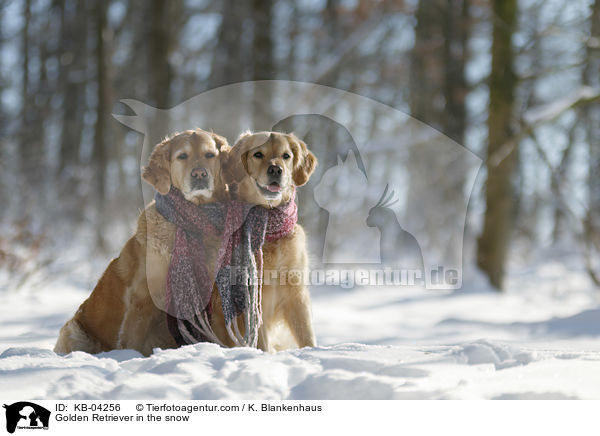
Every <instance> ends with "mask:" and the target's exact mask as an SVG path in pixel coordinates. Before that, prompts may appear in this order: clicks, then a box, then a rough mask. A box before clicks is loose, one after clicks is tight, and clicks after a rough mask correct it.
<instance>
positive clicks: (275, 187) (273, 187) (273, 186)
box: [267, 183, 281, 192]
mask: <svg viewBox="0 0 600 436" xmlns="http://www.w3.org/2000/svg"><path fill="white" fill-rule="evenodd" d="M267 189H268V190H269V191H271V192H279V191H281V186H279V184H277V183H271V184H270V185H268V186H267Z"/></svg>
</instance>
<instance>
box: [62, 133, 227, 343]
mask: <svg viewBox="0 0 600 436" xmlns="http://www.w3.org/2000/svg"><path fill="white" fill-rule="evenodd" d="M229 148H230V147H229V146H228V145H227V141H226V140H225V138H223V137H221V136H219V135H216V134H214V133H211V132H206V131H203V130H201V129H195V130H187V131H185V132H182V133H179V134H176V135H175V136H172V137H170V138H168V139H165V140H164V141H163V142H161V143H160V144H158V145H157V146H156V147H155V148H154V150H153V151H152V153H151V155H150V159H149V163H148V166H147V167H145V168H144V169H143V172H142V177H143V179H144V180H145V181H146V182H148V183H150V184H151V185H152V186H154V187H155V188H156V190H157V191H158V192H159V193H161V194H163V195H166V194H167V193H168V192H169V190H170V188H171V186H174V187H175V188H177V189H179V190H180V191H181V193H182V194H183V195H184V197H185V199H186V200H187V201H190V202H192V203H194V204H196V205H199V204H203V203H208V202H212V201H223V200H225V198H226V187H225V185H224V183H223V182H222V177H221V162H220V161H221V159H222V157H223V156H225V155H226V153H227V151H228V150H229ZM174 236H175V226H174V224H172V223H170V222H168V221H167V220H166V219H165V218H164V217H163V216H162V215H160V214H159V213H158V212H157V210H156V207H155V202H154V201H152V202H151V203H150V204H149V205H148V206H147V207H146V208H145V210H144V211H143V212H142V213H141V214H140V216H139V219H138V222H137V229H136V232H135V234H134V235H133V236H132V237H131V238H130V239H129V240H128V241H127V242H126V243H125V246H124V247H123V249H122V250H121V253H120V255H119V257H117V258H116V259H113V260H112V261H111V262H110V263H109V265H108V267H107V268H106V270H105V271H104V274H103V275H102V277H101V278H100V280H99V282H98V284H97V285H96V287H95V288H94V290H93V291H92V294H91V295H90V296H89V298H88V299H87V300H85V301H84V302H83V303H82V304H81V306H80V307H79V309H78V310H77V312H76V313H75V315H74V316H73V318H71V319H70V320H69V321H67V323H66V324H65V325H64V326H63V327H62V329H61V330H60V334H59V337H58V340H57V342H56V346H55V348H54V351H55V352H57V353H61V354H66V353H70V352H71V351H77V350H79V351H86V352H88V353H99V352H102V351H108V350H113V349H124V348H129V349H134V350H137V351H139V352H140V353H142V354H144V355H150V354H151V353H152V349H153V348H155V347H161V348H173V347H176V344H175V341H174V339H173V338H172V337H171V334H170V333H169V330H168V328H167V325H166V324H167V322H166V313H165V312H164V310H165V285H166V278H167V271H168V268H169V263H170V259H171V250H172V246H173V239H174ZM205 244H206V245H207V246H210V247H213V248H214V250H213V251H215V252H216V250H217V248H218V244H219V242H218V241H208V242H205ZM207 251H210V250H207ZM214 255H215V254H214V253H213V255H212V256H214ZM210 256H211V255H209V257H210ZM210 261H211V260H210V259H209V262H210Z"/></svg>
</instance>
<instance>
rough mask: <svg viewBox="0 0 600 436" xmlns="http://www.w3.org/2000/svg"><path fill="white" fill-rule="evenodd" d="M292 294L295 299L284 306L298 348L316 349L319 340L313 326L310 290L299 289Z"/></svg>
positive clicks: (290, 299)
mask: <svg viewBox="0 0 600 436" xmlns="http://www.w3.org/2000/svg"><path fill="white" fill-rule="evenodd" d="M292 292H293V294H294V297H293V298H289V299H287V301H286V302H285V303H284V305H283V311H284V317H285V320H286V322H287V324H288V326H289V328H290V330H291V332H292V335H293V336H294V339H295V340H296V343H297V344H298V347H300V348H303V347H315V346H316V345H317V340H316V338H315V333H314V331H313V326H312V316H311V310H310V297H309V294H308V289H306V288H304V287H298V288H297V289H293V290H292Z"/></svg>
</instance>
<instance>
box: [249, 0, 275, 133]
mask: <svg viewBox="0 0 600 436" xmlns="http://www.w3.org/2000/svg"><path fill="white" fill-rule="evenodd" d="M252 21H253V29H254V38H253V42H252V57H251V59H252V80H254V81H256V80H269V79H271V80H273V79H275V78H276V72H275V60H274V59H273V38H272V35H271V32H272V28H273V23H272V22H273V0H252ZM271 98H272V96H271V95H268V94H267V93H265V92H264V89H263V88H262V87H260V86H258V87H255V89H254V105H253V110H252V117H253V128H254V129H255V130H268V129H269V126H267V125H266V124H265V115H269V114H270V113H271V111H272V104H271Z"/></svg>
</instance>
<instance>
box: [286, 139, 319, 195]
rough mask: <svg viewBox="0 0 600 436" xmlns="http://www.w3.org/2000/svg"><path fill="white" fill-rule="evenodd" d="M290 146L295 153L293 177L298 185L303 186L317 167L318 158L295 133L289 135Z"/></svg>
mask: <svg viewBox="0 0 600 436" xmlns="http://www.w3.org/2000/svg"><path fill="white" fill-rule="evenodd" d="M289 141H290V147H291V148H292V153H294V162H293V163H294V169H293V172H292V179H293V180H294V184H295V185H296V186H302V185H304V184H305V183H306V182H308V179H309V178H310V176H311V174H312V173H313V172H314V171H315V168H316V167H317V158H316V157H315V155H314V154H312V152H311V151H310V150H309V149H308V147H307V146H306V144H305V143H304V141H302V140H301V139H298V138H297V137H296V136H295V135H293V134H290V135H289Z"/></svg>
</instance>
